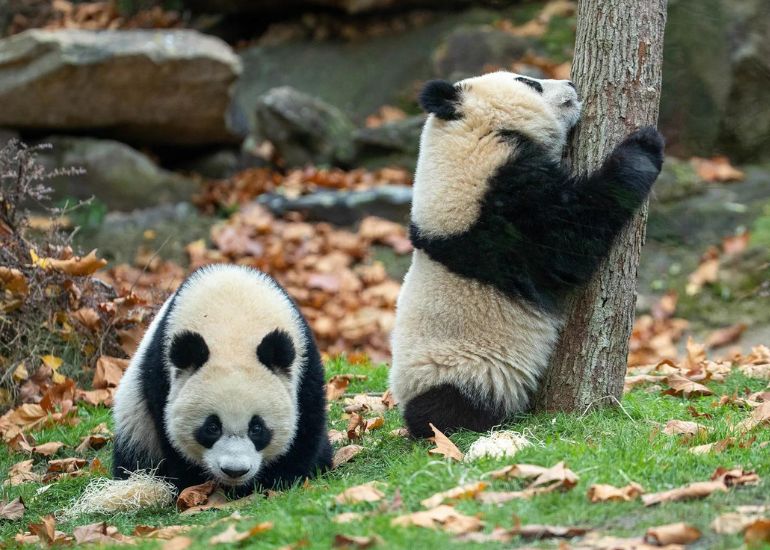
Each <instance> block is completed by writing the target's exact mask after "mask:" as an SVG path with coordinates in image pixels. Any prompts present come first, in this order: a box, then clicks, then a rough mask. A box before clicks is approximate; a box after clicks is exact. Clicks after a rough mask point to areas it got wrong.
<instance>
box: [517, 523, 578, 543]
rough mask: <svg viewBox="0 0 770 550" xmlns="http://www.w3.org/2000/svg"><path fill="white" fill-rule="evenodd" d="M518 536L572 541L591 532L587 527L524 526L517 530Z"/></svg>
mask: <svg viewBox="0 0 770 550" xmlns="http://www.w3.org/2000/svg"><path fill="white" fill-rule="evenodd" d="M515 531H516V534H518V535H519V536H520V537H523V538H525V539H547V538H562V539H571V538H574V537H582V536H583V535H585V534H586V533H588V532H589V531H590V529H588V528H587V527H563V526H560V525H537V524H534V523H532V524H529V525H522V526H520V527H517V528H516V529H515Z"/></svg>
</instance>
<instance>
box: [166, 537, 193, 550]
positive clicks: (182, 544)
mask: <svg viewBox="0 0 770 550" xmlns="http://www.w3.org/2000/svg"><path fill="white" fill-rule="evenodd" d="M192 543H193V541H192V539H191V538H190V537H174V538H173V539H170V540H168V541H166V542H165V543H164V544H163V546H162V547H161V548H162V549H163V550H187V548H189V547H190V546H192Z"/></svg>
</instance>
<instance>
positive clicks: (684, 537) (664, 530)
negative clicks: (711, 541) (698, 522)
mask: <svg viewBox="0 0 770 550" xmlns="http://www.w3.org/2000/svg"><path fill="white" fill-rule="evenodd" d="M700 537H701V532H700V531H699V530H698V528H697V527H695V526H693V525H690V524H689V523H671V524H668V525H661V526H659V527H651V528H650V529H647V534H646V535H645V536H644V538H645V540H647V541H648V542H650V543H651V544H656V545H658V546H667V545H669V544H690V543H693V542H695V541H696V540H698V539H699V538H700Z"/></svg>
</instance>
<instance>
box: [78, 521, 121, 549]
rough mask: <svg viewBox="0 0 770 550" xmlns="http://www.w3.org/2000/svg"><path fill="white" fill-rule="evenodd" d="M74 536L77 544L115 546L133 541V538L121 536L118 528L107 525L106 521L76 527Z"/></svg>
mask: <svg viewBox="0 0 770 550" xmlns="http://www.w3.org/2000/svg"><path fill="white" fill-rule="evenodd" d="M72 536H73V537H74V538H75V542H76V543H77V544H89V543H96V544H115V543H116V542H131V541H132V539H131V537H127V536H126V535H123V534H121V533H120V532H119V531H118V529H117V527H113V526H111V525H107V523H106V522H104V521H102V522H100V523H91V524H89V525H80V526H78V527H75V529H73V531H72Z"/></svg>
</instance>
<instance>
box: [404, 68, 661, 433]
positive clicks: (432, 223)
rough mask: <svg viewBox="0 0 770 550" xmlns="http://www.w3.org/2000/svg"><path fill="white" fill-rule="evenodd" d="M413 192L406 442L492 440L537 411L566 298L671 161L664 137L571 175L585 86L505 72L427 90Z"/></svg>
mask: <svg viewBox="0 0 770 550" xmlns="http://www.w3.org/2000/svg"><path fill="white" fill-rule="evenodd" d="M421 103H422V106H423V108H424V109H425V110H426V111H427V112H428V113H430V116H429V117H428V120H427V122H426V123H425V127H424V129H423V132H422V137H421V141H420V155H419V158H418V162H417V171H416V173H415V181H414V198H413V202H412V214H411V217H412V220H411V222H412V223H411V227H410V236H411V239H412V242H413V244H414V247H415V251H414V255H413V257H412V265H411V267H410V269H409V272H408V273H407V274H406V277H405V279H404V285H403V287H402V289H401V294H400V295H399V299H398V305H397V313H396V324H395V329H394V333H393V339H392V345H393V366H392V369H391V372H390V385H391V388H392V390H393V394H394V396H395V397H396V399H397V400H398V401H399V402H400V405H401V407H402V410H403V414H404V417H405V420H406V424H407V427H408V428H409V431H410V432H411V433H412V434H413V435H415V436H418V437H425V436H429V435H431V434H432V431H431V429H430V428H429V426H428V424H429V423H432V424H434V425H435V426H436V427H437V428H438V429H440V430H442V431H445V432H451V431H453V430H456V429H458V428H467V429H471V430H475V431H484V430H488V429H489V428H491V427H493V426H494V425H496V424H498V423H500V422H502V421H503V420H504V419H506V418H507V417H509V416H511V415H513V414H515V413H517V412H520V411H523V410H526V409H527V407H528V405H529V401H530V397H531V396H532V394H533V392H534V391H535V390H536V388H537V385H538V382H539V379H540V376H541V374H542V373H543V371H544V369H545V367H546V365H547V363H548V359H549V357H550V355H551V352H552V350H553V348H554V345H555V343H556V341H557V337H558V334H559V330H560V327H561V325H562V321H563V314H564V308H563V306H564V299H565V297H566V296H567V295H568V293H570V292H571V291H573V290H574V289H576V288H578V287H580V286H581V285H584V284H585V283H586V282H587V281H588V280H589V279H590V278H591V276H592V275H593V273H594V272H595V271H596V268H597V267H598V265H599V263H600V262H601V260H602V259H603V258H604V257H606V255H607V253H608V251H609V249H610V246H611V244H612V241H613V239H614V238H615V236H616V235H617V234H618V232H619V231H620V229H621V228H622V227H623V225H624V224H626V223H627V222H628V221H629V220H630V219H631V217H632V216H633V215H634V212H635V211H636V210H637V209H638V208H639V207H640V206H641V205H642V203H643V202H644V200H645V199H646V198H647V195H648V193H649V192H650V188H651V187H652V184H653V183H654V182H655V179H656V178H657V176H658V173H659V172H660V168H661V164H662V162H663V139H662V138H661V136H660V134H659V133H658V132H657V131H656V130H655V129H653V128H643V129H641V130H638V131H637V132H634V133H633V134H631V135H630V136H628V137H627V138H626V139H625V141H623V142H622V143H621V144H620V145H618V146H617V147H616V148H615V150H614V151H613V152H612V153H611V154H610V156H609V157H608V158H607V159H606V161H605V162H604V164H603V165H602V166H601V168H599V169H598V170H597V171H596V172H594V173H593V174H590V175H588V176H584V177H572V176H570V174H569V172H568V171H567V170H566V169H565V168H564V167H563V166H562V165H561V158H562V153H563V152H564V148H565V145H566V143H567V136H568V134H569V132H570V130H571V129H572V128H573V127H574V125H575V124H576V123H577V121H578V119H579V117H580V108H581V104H580V101H579V100H578V95H577V93H576V91H575V87H574V86H573V85H572V83H571V82H569V81H566V80H537V79H534V78H528V77H525V76H521V75H517V74H513V73H508V72H496V73H491V74H486V75H484V76H480V77H477V78H470V79H467V80H463V81H461V82H459V83H457V84H454V85H453V84H451V83H449V82H446V81H432V82H429V83H428V84H427V85H426V86H425V89H424V90H423V92H422V96H421Z"/></svg>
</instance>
